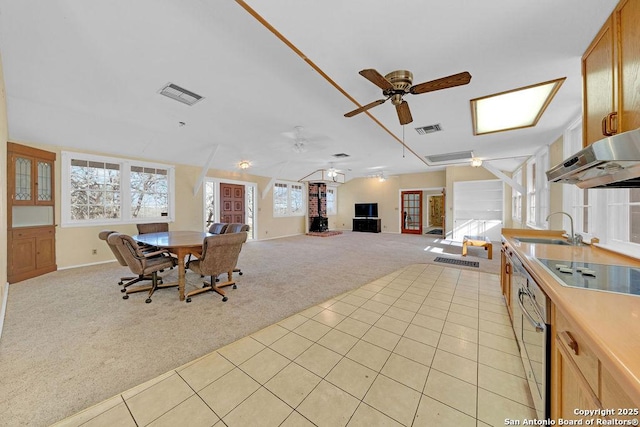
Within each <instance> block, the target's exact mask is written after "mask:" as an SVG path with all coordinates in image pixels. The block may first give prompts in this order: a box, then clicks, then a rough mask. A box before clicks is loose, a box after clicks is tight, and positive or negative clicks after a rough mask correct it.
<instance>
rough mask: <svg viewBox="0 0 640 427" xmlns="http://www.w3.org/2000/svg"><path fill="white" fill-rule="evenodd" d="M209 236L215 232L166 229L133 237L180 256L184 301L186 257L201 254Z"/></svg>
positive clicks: (180, 290)
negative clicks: (205, 240)
mask: <svg viewBox="0 0 640 427" xmlns="http://www.w3.org/2000/svg"><path fill="white" fill-rule="evenodd" d="M209 236H213V234H210V233H206V232H204V231H164V232H160V233H146V234H136V235H134V236H131V237H133V239H134V240H136V241H138V242H140V243H145V244H147V245H152V246H156V247H158V248H162V249H167V250H168V251H169V252H171V253H172V254H174V255H175V256H176V257H177V258H178V290H179V292H180V301H184V285H185V275H186V268H185V263H184V257H185V256H187V255H189V254H200V253H201V252H202V243H203V241H204V238H205V237H209Z"/></svg>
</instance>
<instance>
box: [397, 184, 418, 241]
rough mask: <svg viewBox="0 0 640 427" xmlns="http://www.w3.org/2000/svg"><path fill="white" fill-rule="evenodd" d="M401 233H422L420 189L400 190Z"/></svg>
mask: <svg viewBox="0 0 640 427" xmlns="http://www.w3.org/2000/svg"><path fill="white" fill-rule="evenodd" d="M401 211H402V218H401V221H402V233H407V234H422V191H403V192H402V209H401Z"/></svg>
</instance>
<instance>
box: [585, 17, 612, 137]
mask: <svg viewBox="0 0 640 427" xmlns="http://www.w3.org/2000/svg"><path fill="white" fill-rule="evenodd" d="M613 41H614V32H613V19H612V18H609V19H608V20H607V22H605V24H604V26H603V27H602V29H601V30H600V32H599V33H598V35H597V36H596V38H595V39H594V41H593V43H592V44H591V46H589V49H587V51H586V52H585V54H584V56H583V57H582V79H583V117H584V121H583V141H584V146H585V147H586V146H587V145H590V144H592V143H594V142H596V141H598V140H600V139H602V138H604V135H603V132H602V123H603V119H605V118H606V117H607V115H608V114H610V113H612V112H614V111H615V102H616V100H615V95H614V90H615V84H614V43H613Z"/></svg>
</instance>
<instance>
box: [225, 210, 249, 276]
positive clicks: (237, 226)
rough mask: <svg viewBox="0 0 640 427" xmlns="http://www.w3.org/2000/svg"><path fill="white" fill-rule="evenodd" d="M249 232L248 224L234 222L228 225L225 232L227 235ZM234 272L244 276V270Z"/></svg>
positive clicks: (236, 269) (237, 269) (235, 269)
mask: <svg viewBox="0 0 640 427" xmlns="http://www.w3.org/2000/svg"><path fill="white" fill-rule="evenodd" d="M248 231H249V226H248V225H247V224H242V223H239V222H232V223H231V224H228V225H227V228H226V230H225V231H224V232H225V233H246V232H248ZM233 272H234V273H238V274H239V275H241V276H242V270H240V269H239V268H238V267H236V268H234V269H233Z"/></svg>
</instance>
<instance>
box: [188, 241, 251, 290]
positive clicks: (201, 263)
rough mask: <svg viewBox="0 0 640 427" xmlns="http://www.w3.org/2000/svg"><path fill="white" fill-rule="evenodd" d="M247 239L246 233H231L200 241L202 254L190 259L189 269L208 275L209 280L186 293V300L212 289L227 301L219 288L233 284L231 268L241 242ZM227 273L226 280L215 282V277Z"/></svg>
mask: <svg viewBox="0 0 640 427" xmlns="http://www.w3.org/2000/svg"><path fill="white" fill-rule="evenodd" d="M246 241H247V233H231V234H220V235H215V236H208V237H205V238H204V241H203V242H202V254H197V255H196V256H197V259H195V260H193V261H191V263H190V264H189V269H191V270H193V271H194V272H196V273H198V274H200V275H202V276H210V281H209V282H204V286H203V287H202V288H201V289H196V290H194V291H191V292H189V293H188V294H187V295H186V298H187V302H191V297H192V296H194V295H197V294H200V293H203V292H208V291H214V292H217V293H218V294H220V295H222V301H227V299H228V298H227V296H226V295H225V293H224V291H223V290H222V289H220V288H223V287H225V286H233V289H236V288H237V286H236V282H235V280H233V270H234V268H235V266H236V264H237V263H238V257H239V256H240V250H241V249H242V244H243V243H244V242H246ZM223 273H227V281H226V282H220V283H218V284H216V277H217V276H218V275H220V274H223Z"/></svg>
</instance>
